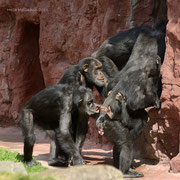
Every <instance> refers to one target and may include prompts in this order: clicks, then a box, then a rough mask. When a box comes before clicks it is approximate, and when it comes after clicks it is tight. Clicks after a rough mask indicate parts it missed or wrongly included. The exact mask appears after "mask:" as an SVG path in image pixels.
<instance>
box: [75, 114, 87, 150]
mask: <svg viewBox="0 0 180 180" xmlns="http://www.w3.org/2000/svg"><path fill="white" fill-rule="evenodd" d="M87 132H88V117H87V116H83V115H80V114H79V119H78V122H77V129H76V137H75V144H76V147H77V148H78V149H79V152H80V153H81V151H82V147H83V144H84V141H85V138H86V134H87Z"/></svg>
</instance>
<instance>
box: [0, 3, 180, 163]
mask: <svg viewBox="0 0 180 180" xmlns="http://www.w3.org/2000/svg"><path fill="white" fill-rule="evenodd" d="M162 2H163V3H165V0H163V1H162ZM167 6H168V19H169V23H168V26H167V37H166V43H167V51H166V55H165V60H164V64H163V67H162V70H161V72H162V81H163V92H162V97H161V101H162V110H161V111H159V112H157V111H156V110H153V109H151V110H150V111H149V114H150V116H151V119H150V120H149V123H148V125H147V127H146V128H145V130H144V133H143V135H142V136H141V138H140V140H139V141H137V146H136V151H135V154H136V155H141V156H142V157H146V158H151V159H157V160H158V159H159V158H160V159H161V160H162V161H163V162H168V161H169V159H170V158H172V157H174V156H176V155H177V154H178V152H179V149H178V147H179V130H180V124H179V123H180V122H179V119H180V118H179V116H180V98H179V94H180V68H179V66H180V63H179V62H180V60H179V59H180V57H179V54H180V45H179V44H180V43H179V40H180V39H179V38H180V34H179V33H180V32H179V29H180V27H179V26H180V25H179V24H180V22H179V15H180V14H179V13H180V12H179V9H178V8H179V1H178V0H168V1H167ZM151 9H152V2H151V1H150V0H137V1H133V0H121V1H119V0H106V1H102V0H100V1H98V0H89V1H85V0H74V1H72V0H66V1H65V0H54V1H48V0H42V1H37V0H29V1H26V0H14V1H11V0H0V124H1V125H8V124H13V123H18V121H19V113H20V109H21V108H22V105H23V104H24V103H25V102H26V101H27V100H28V99H29V98H30V97H31V96H32V95H34V94H35V93H37V92H38V91H39V90H41V89H43V88H44V87H47V86H50V85H52V84H54V83H57V82H58V80H59V79H60V77H61V76H62V75H63V72H64V71H65V70H66V69H67V68H68V67H69V66H70V65H71V64H74V63H77V62H78V61H79V60H80V59H81V58H84V57H87V56H89V55H90V54H91V53H92V52H94V51H95V50H96V49H97V48H98V47H99V46H100V44H101V43H102V42H103V41H104V40H105V39H106V38H107V37H109V36H111V35H114V34H116V33H117V32H119V31H122V30H125V29H128V28H130V27H133V26H137V25H142V24H151V19H150V17H149V14H150V13H151ZM161 11H162V13H160V15H161V16H162V15H163V10H161ZM98 98H99V97H98ZM94 122H95V120H93V119H92V120H91V121H90V123H89V124H90V128H89V134H88V136H87V137H88V138H91V140H92V141H94V142H96V143H97V144H98V143H102V144H104V143H107V141H106V140H105V139H104V138H102V137H99V135H98V134H97V131H96V128H95V126H94ZM102 146H103V145H102ZM106 147H107V146H106ZM103 148H105V146H104V147H103Z"/></svg>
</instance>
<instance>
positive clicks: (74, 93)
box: [21, 84, 99, 166]
mask: <svg viewBox="0 0 180 180" xmlns="http://www.w3.org/2000/svg"><path fill="white" fill-rule="evenodd" d="M77 110H78V113H79V116H78V117H77V118H78V120H79V121H83V120H84V119H83V118H84V117H86V116H91V115H94V114H96V113H98V112H99V109H98V106H97V105H96V104H95V103H94V102H93V95H92V91H91V90H90V89H88V88H85V87H82V86H79V87H72V86H69V85H62V84H58V85H54V86H51V87H48V88H46V89H44V90H42V91H40V92H39V93H37V94H36V95H35V96H33V97H32V98H31V99H30V100H29V101H28V102H27V103H26V104H25V105H24V106H23V109H22V120H21V125H22V132H23V136H24V161H25V162H26V163H27V165H28V166H33V165H35V164H37V162H34V161H33V160H32V153H33V146H34V143H35V134H34V124H37V125H38V126H39V127H41V128H42V129H43V130H45V131H46V132H47V134H48V135H49V137H50V139H51V140H52V142H55V144H57V145H58V148H60V150H61V151H62V152H63V153H64V154H65V155H66V156H67V157H68V158H71V160H72V164H73V165H79V164H84V160H83V158H82V157H81V155H80V152H79V149H78V148H77V146H76V145H75V143H74V140H73V136H72V133H74V132H73V129H72V128H73V127H72V120H71V119H72V114H73V112H75V111H77ZM53 160H54V161H55V163H57V162H58V161H59V164H63V165H64V164H65V163H66V162H64V161H63V160H58V159H57V161H56V159H53ZM53 160H52V161H53Z"/></svg>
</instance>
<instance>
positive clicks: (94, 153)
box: [0, 127, 180, 180]
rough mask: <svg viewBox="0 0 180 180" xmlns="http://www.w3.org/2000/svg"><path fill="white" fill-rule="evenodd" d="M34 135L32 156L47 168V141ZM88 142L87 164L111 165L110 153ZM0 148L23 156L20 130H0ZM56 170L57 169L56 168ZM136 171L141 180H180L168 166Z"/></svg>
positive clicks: (143, 168)
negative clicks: (140, 173)
mask: <svg viewBox="0 0 180 180" xmlns="http://www.w3.org/2000/svg"><path fill="white" fill-rule="evenodd" d="M35 133H36V137H37V140H36V144H35V146H34V152H33V156H34V157H35V158H36V159H37V160H38V161H39V162H41V164H42V165H44V166H46V167H49V168H56V167H50V166H48V164H47V161H48V156H49V140H48V139H47V138H45V134H44V133H43V132H41V131H39V130H36V131H35ZM88 144H89V142H88V141H86V142H85V149H84V150H83V157H84V159H85V161H86V162H87V165H88V164H94V165H95V164H109V165H112V151H110V150H103V149H97V148H96V149H95V148H94V149H93V147H96V146H93V145H92V143H91V148H88ZM0 147H3V148H6V149H9V150H11V151H17V152H19V153H20V154H23V138H22V135H21V129H20V128H17V127H8V128H0ZM57 168H58V167H57ZM136 170H137V171H139V172H142V173H144V175H145V177H143V178H141V180H180V174H173V173H169V172H168V171H169V165H163V164H157V165H149V164H141V165H139V167H137V168H136Z"/></svg>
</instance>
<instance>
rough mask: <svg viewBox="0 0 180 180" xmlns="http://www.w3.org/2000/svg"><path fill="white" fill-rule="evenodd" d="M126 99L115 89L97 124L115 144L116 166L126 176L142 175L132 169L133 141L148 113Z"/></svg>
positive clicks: (114, 159) (100, 131)
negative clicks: (132, 106) (129, 106)
mask: <svg viewBox="0 0 180 180" xmlns="http://www.w3.org/2000/svg"><path fill="white" fill-rule="evenodd" d="M115 88H116V87H115ZM126 100H127V99H126V97H125V96H124V95H123V94H121V93H120V92H117V91H114V89H113V91H112V93H111V94H110V95H109V96H108V97H107V98H106V100H105V102H104V104H103V106H102V107H101V112H100V116H99V118H98V119H97V121H96V126H97V127H98V129H99V133H100V134H101V135H103V134H104V135H105V137H106V138H107V139H108V140H109V141H110V142H111V143H113V144H114V148H113V164H114V166H115V167H116V168H118V169H120V170H121V171H122V173H123V174H124V177H126V178H136V177H142V176H143V174H142V173H138V172H136V171H135V170H134V169H131V164H132V160H133V142H134V140H135V139H136V138H137V137H138V136H139V135H140V134H141V132H142V128H143V127H144V125H145V124H146V122H147V118H148V114H147V112H146V111H145V110H143V109H140V110H137V111H132V110H131V109H129V108H128V107H127V106H126Z"/></svg>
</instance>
